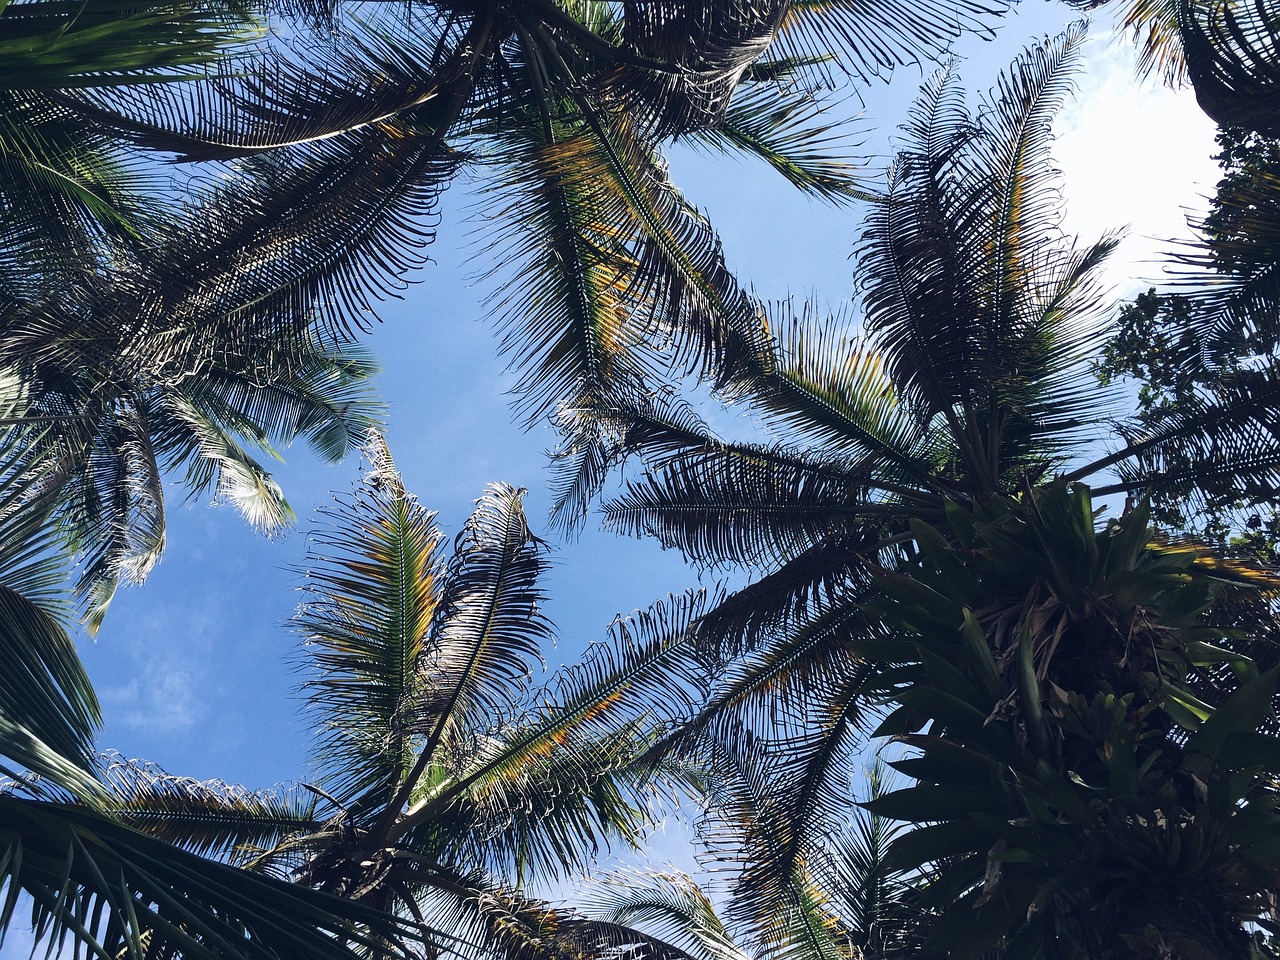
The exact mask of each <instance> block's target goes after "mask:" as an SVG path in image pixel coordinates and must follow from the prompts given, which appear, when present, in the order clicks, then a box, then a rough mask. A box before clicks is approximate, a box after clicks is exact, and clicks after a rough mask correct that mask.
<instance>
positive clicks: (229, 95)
mask: <svg viewBox="0 0 1280 960" xmlns="http://www.w3.org/2000/svg"><path fill="white" fill-rule="evenodd" d="M366 17H367V19H366ZM366 17H362V18H360V19H358V20H354V19H351V18H347V19H344V20H343V22H342V26H341V29H338V27H337V25H336V24H334V25H331V29H319V30H314V29H313V30H307V29H305V27H304V28H303V29H296V27H297V26H299V25H296V24H295V25H291V26H293V27H295V29H293V30H292V31H288V32H289V36H288V37H287V39H282V38H279V37H276V38H273V39H274V42H270V43H268V42H262V43H258V44H254V45H251V46H249V47H247V48H246V49H244V50H243V51H240V52H237V53H236V54H235V55H232V56H226V57H223V58H220V59H219V60H218V61H217V62H216V63H214V64H212V65H211V66H210V67H209V68H208V69H207V70H206V71H205V72H204V74H203V75H202V77H201V79H200V82H199V83H192V84H179V85H173V84H170V85H167V86H164V87H144V86H138V85H130V86H117V87H110V88H101V89H99V88H95V89H88V90H83V91H77V92H76V93H75V94H74V95H73V96H65V95H64V102H65V103H67V105H68V106H70V107H71V108H73V109H75V110H76V111H77V112H79V113H82V114H84V115H86V116H89V117H92V118H93V119H94V120H95V121H97V122H98V123H99V124H100V125H101V126H103V127H105V128H106V129H109V130H112V131H114V132H115V133H117V134H119V135H121V136H124V137H126V138H128V139H129V140H130V141H132V142H134V143H136V144H138V145H140V146H144V147H147V148H149V149H153V150H161V151H165V152H168V153H172V154H175V155H176V156H178V157H179V158H181V159H184V160H230V159H234V158H236V157H241V156H246V157H247V156H253V155H255V154H258V153H262V152H264V151H271V150H278V149H281V148H286V147H296V146H299V145H302V144H305V143H307V142H310V141H315V140H323V139H328V138H331V137H336V136H341V135H343V134H350V133H354V132H357V131H359V130H361V129H365V128H369V127H372V126H376V125H378V124H380V123H382V122H385V121H388V120H392V119H394V118H396V117H399V116H402V115H403V116H407V117H411V116H413V115H414V110H415V108H417V107H419V106H421V105H423V104H425V103H427V102H428V101H430V100H433V99H437V98H447V97H448V96H450V93H451V91H450V90H449V89H448V84H449V83H450V82H456V81H457V80H458V77H457V75H456V69H452V70H451V68H450V64H448V63H446V62H444V59H443V51H446V50H449V49H451V48H453V47H455V46H456V45H458V44H460V43H462V42H463V36H464V31H463V30H462V29H460V28H459V25H458V23H457V21H456V20H451V19H449V18H440V17H436V16H431V15H427V14H426V13H424V12H422V11H417V10H415V11H406V12H403V13H396V14H394V15H391V14H389V12H387V11H382V10H370V11H368V14H367V15H366ZM392 31H394V38H393V36H392ZM455 67H456V65H455Z"/></svg>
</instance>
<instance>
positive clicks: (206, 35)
mask: <svg viewBox="0 0 1280 960" xmlns="http://www.w3.org/2000/svg"><path fill="white" fill-rule="evenodd" d="M259 32H260V28H259V27H258V25H257V24H256V23H255V22H254V21H253V20H252V19H251V18H250V17H248V16H247V14H246V11H245V9H244V8H242V7H238V6H236V5H235V4H221V3H208V4H188V5H186V6H182V7H174V6H173V4H171V3H168V2H166V0H142V2H140V3H134V4H131V5H130V6H129V7H128V8H126V9H121V7H120V6H119V5H118V4H116V3H113V2H112V0H88V2H80V3H74V2H64V0H10V2H8V3H6V4H5V5H4V7H3V8H0V87H5V88H8V89H24V90H53V89H65V88H67V87H74V86H81V85H86V86H89V85H91V86H102V85H110V84H124V83H130V84H136V83H138V82H139V81H143V82H147V81H153V82H154V81H162V80H166V79H172V78H173V77H174V76H178V77H182V76H184V75H188V76H189V75H190V73H187V74H184V73H183V72H181V68H184V67H185V68H191V67H195V66H199V65H203V64H206V63H209V62H211V61H213V60H215V59H216V58H217V57H219V56H220V55H221V54H223V53H224V52H226V51H227V50H228V49H234V48H235V47H236V46H238V45H240V44H242V43H243V42H244V41H246V40H248V39H251V38H253V37H255V36H257V35H258V34H259ZM174 70H177V71H178V72H176V73H172V72H170V73H165V72H161V71H174Z"/></svg>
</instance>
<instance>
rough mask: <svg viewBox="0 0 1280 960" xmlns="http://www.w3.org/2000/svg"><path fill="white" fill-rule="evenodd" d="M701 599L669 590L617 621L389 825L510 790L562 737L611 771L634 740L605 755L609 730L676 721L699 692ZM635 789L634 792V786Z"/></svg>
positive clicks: (402, 827)
mask: <svg viewBox="0 0 1280 960" xmlns="http://www.w3.org/2000/svg"><path fill="white" fill-rule="evenodd" d="M706 601H707V598H706V596H705V595H704V594H701V593H699V594H689V595H685V596H682V597H672V598H671V599H670V601H669V602H668V603H658V604H655V605H653V606H652V607H651V608H650V609H649V610H647V611H642V612H640V613H638V614H635V615H633V616H632V617H631V618H628V619H627V620H618V621H616V622H615V624H614V626H613V629H612V631H611V637H610V641H609V642H608V643H607V644H601V645H597V646H593V647H592V648H591V649H590V651H589V652H588V655H587V656H586V657H584V658H583V659H582V661H581V662H579V663H578V664H575V665H574V666H572V667H569V668H566V669H564V670H562V671H560V672H558V673H557V675H556V677H555V678H554V680H553V682H552V683H551V684H550V685H549V686H548V687H547V688H546V689H545V690H544V691H543V692H542V693H540V694H539V696H538V698H537V703H538V709H537V712H536V714H535V715H534V717H533V718H532V719H529V720H526V721H525V722H522V723H521V724H519V725H518V726H516V727H514V728H513V729H510V730H508V731H506V732H505V733H503V732H502V731H501V730H500V731H498V732H499V734H502V735H501V736H499V737H497V738H495V739H494V740H493V741H492V750H491V751H489V752H487V753H486V754H485V755H484V757H483V761H482V762H478V763H476V764H474V765H473V766H471V767H469V768H467V769H465V770H464V772H463V773H462V774H461V775H459V776H458V777H456V778H450V779H448V780H445V781H442V782H441V783H440V784H439V785H435V786H432V787H430V788H428V789H426V790H424V791H423V792H422V795H421V796H419V797H418V798H417V799H415V802H414V803H413V805H412V806H411V807H410V809H409V811H408V813H407V814H406V815H405V817H403V818H402V819H401V821H400V823H399V824H398V826H397V828H396V829H397V831H399V832H406V831H408V830H411V829H416V828H419V827H421V826H424V825H429V824H430V823H431V822H432V820H433V818H434V817H436V816H438V815H440V814H441V812H442V811H445V810H447V809H448V808H449V807H450V806H451V805H453V804H455V803H462V802H467V803H475V802H479V801H481V800H482V799H483V798H485V797H487V796H490V795H491V794H492V796H494V797H500V796H501V795H503V794H506V793H507V792H508V791H515V792H514V793H512V794H511V796H512V797H513V798H514V797H517V796H518V795H519V789H520V786H521V784H522V783H523V784H529V783H531V782H534V781H532V780H531V779H530V777H531V776H532V775H533V774H535V773H536V771H538V770H539V769H540V768H541V767H542V765H543V764H544V763H546V762H547V758H549V757H552V756H554V755H555V754H556V753H557V752H558V751H559V750H560V748H561V746H562V745H566V744H575V743H577V744H583V745H586V744H595V745H596V748H593V750H592V752H591V753H590V754H587V755H588V756H589V757H591V758H592V766H591V767H588V768H586V774H587V775H588V776H589V777H597V778H604V777H613V776H616V775H618V772H619V770H620V769H621V770H625V769H626V767H625V766H623V767H621V768H620V767H619V763H618V761H619V760H620V759H624V758H625V755H626V754H627V753H628V751H629V750H630V744H631V743H633V742H634V741H632V740H631V736H630V735H629V734H628V735H626V736H622V737H619V738H617V741H616V744H615V745H614V747H615V749H616V750H618V751H621V752H619V753H616V754H615V755H614V756H613V758H612V760H611V759H610V755H609V750H610V738H611V737H617V735H618V733H619V732H626V731H629V730H632V729H633V725H636V724H640V727H639V729H642V730H646V731H657V730H660V729H662V728H663V727H665V726H667V725H672V726H674V725H675V724H677V723H678V722H679V721H680V720H681V719H682V718H684V717H686V716H688V715H690V714H691V713H692V712H693V709H694V705H695V704H696V703H697V702H698V700H699V699H700V698H701V696H702V695H703V690H704V686H703V684H704V679H703V676H702V674H703V670H702V668H701V665H700V664H699V662H698V660H697V657H696V656H695V654H694V653H693V650H692V647H691V631H692V629H693V624H694V623H695V622H696V620H697V618H698V617H699V616H700V615H701V614H702V612H703V610H704V608H705V605H706ZM647 735H648V734H646V736H647ZM601 751H603V752H601ZM572 758H573V750H572V749H569V750H566V757H565V758H564V759H565V760H566V761H568V762H572ZM637 759H639V758H638V757H637ZM644 769H650V768H649V767H645V768H644ZM642 772H643V770H638V771H635V772H631V773H627V774H626V776H627V777H628V778H630V777H633V776H634V777H636V785H635V786H632V787H630V788H629V789H632V790H637V791H639V786H638V784H639V779H640V777H639V774H640V773H642ZM469 798H470V799H469ZM633 798H634V799H637V800H638V799H639V796H638V795H635V794H633ZM547 829H554V825H548V827H547ZM614 829H616V825H611V826H610V830H611V831H612V830H614ZM615 835H616V834H615Z"/></svg>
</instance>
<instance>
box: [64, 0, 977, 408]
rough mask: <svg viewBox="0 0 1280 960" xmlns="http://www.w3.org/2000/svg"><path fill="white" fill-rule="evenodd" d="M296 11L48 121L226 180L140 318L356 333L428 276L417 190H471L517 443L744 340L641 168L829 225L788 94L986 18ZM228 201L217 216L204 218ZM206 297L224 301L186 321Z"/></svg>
mask: <svg viewBox="0 0 1280 960" xmlns="http://www.w3.org/2000/svg"><path fill="white" fill-rule="evenodd" d="M301 6H302V9H303V10H304V15H303V18H302V20H301V21H297V22H294V23H292V24H291V25H290V26H289V30H288V35H289V36H290V37H291V38H292V41H291V42H289V41H284V40H281V41H279V42H277V43H275V44H271V45H267V46H266V47H264V48H261V49H259V50H256V51H255V52H254V53H253V55H252V57H243V58H233V59H231V60H229V61H228V62H227V63H226V64H225V69H224V74H223V76H222V77H221V78H220V79H219V80H218V81H217V82H216V83H215V84H214V85H213V86H212V88H210V87H209V86H207V85H201V86H197V87H193V88H190V89H187V88H183V87H180V86H174V87H170V88H167V89H165V90H162V91H158V92H157V91H156V90H154V89H140V88H136V87H133V88H119V89H116V90H95V91H88V92H83V93H81V92H72V93H70V94H68V95H67V96H66V98H65V100H66V102H69V103H73V104H74V105H75V106H76V108H77V109H79V110H80V111H82V112H83V113H84V114H85V115H87V116H89V117H92V118H93V119H94V120H95V121H96V122H97V123H99V124H102V125H104V126H106V127H107V128H109V129H114V130H116V131H118V132H119V133H121V134H123V135H125V136H128V137H132V138H133V139H134V140H135V141H137V142H139V143H141V144H143V145H146V146H150V147H156V148H161V149H166V150H170V151H174V152H176V153H178V154H179V155H181V156H182V157H184V158H186V159H198V160H214V161H236V166H235V172H234V173H233V174H231V180H230V181H229V182H221V183H218V184H216V185H214V186H212V187H211V189H210V192H209V194H208V199H209V202H210V203H211V204H213V207H214V209H216V210H218V211H219V213H220V214H221V215H222V216H223V218H224V219H220V220H219V221H218V223H217V224H216V225H215V224H211V225H210V226H209V227H208V228H207V229H209V230H210V231H211V234H212V238H216V239H214V242H212V243H208V242H205V243H202V244H200V250H199V255H198V256H197V255H196V254H195V253H194V252H187V253H185V254H184V251H182V250H181V249H177V248H176V247H177V246H178V245H175V247H170V248H168V249H166V250H164V251H163V252H164V254H165V259H164V260H163V261H161V268H162V269H163V266H164V264H166V263H171V264H172V267H171V268H170V269H168V270H166V271H165V273H164V281H163V284H158V285H157V287H156V291H157V294H160V293H163V294H164V295H165V299H170V300H172V302H175V303H179V304H183V305H184V306H186V305H189V306H190V308H191V309H193V310H196V311H197V313H196V314H194V315H195V316H198V317H200V319H199V323H200V324H201V325H202V326H215V327H219V328H221V327H225V326H226V325H227V324H234V325H236V326H237V327H255V326H257V325H262V326H264V327H266V328H269V329H271V330H273V331H281V330H285V331H288V330H293V329H296V327H297V326H298V325H314V324H317V323H318V324H321V325H323V326H325V327H327V328H329V329H335V330H339V331H342V332H344V333H346V332H350V331H352V330H353V329H355V328H363V327H366V326H367V323H368V320H367V316H368V314H366V311H372V308H373V307H374V306H376V304H375V303H374V302H373V301H374V298H376V297H377V296H380V295H381V294H383V293H385V292H387V291H389V290H390V291H393V290H394V289H396V288H397V287H398V286H399V285H400V284H402V283H403V278H404V277H405V275H406V273H407V272H408V271H409V270H410V269H411V268H413V267H415V266H419V265H421V264H422V263H423V262H425V255H424V254H423V252H422V251H423V248H424V247H425V246H426V244H427V243H429V242H430V241H431V239H432V238H433V237H434V226H435V216H436V213H435V211H436V203H437V200H438V197H439V194H440V191H441V190H442V189H444V187H445V186H446V185H447V184H448V183H449V182H451V181H452V180H453V179H454V177H455V176H457V175H458V174H459V173H460V172H461V171H462V170H463V169H464V168H470V169H471V170H473V171H474V172H475V173H477V174H479V175H480V177H481V186H480V190H481V193H482V194H484V195H489V196H491V197H492V206H491V207H490V209H489V215H490V216H491V217H492V218H493V219H494V220H496V221H497V222H498V228H497V230H496V231H495V233H494V235H493V236H492V237H491V244H492V247H493V251H494V258H495V260H496V261H497V266H496V267H495V270H496V271H497V273H498V274H499V275H500V277H501V278H502V279H503V283H502V286H501V287H500V288H499V290H498V292H496V293H495V294H494V302H495V304H496V306H497V313H498V314H499V316H500V322H501V323H502V324H503V326H504V329H505V333H504V344H505V348H506V349H507V350H508V351H510V352H511V353H512V355H513V358H514V361H515V363H516V364H517V365H518V367H519V368H520V370H521V372H522V374H523V377H522V381H521V386H520V392H521V394H522V396H523V401H522V403H523V407H522V408H523V409H524V411H525V412H526V413H527V414H528V416H530V417H531V418H536V417H539V416H541V415H544V414H546V413H547V412H549V411H550V410H552V409H554V408H555V406H556V405H557V404H558V403H561V402H564V401H566V400H573V399H574V398H576V397H578V396H579V395H586V396H594V395H597V394H599V393H600V392H601V391H603V390H604V389H605V388H606V386H608V385H615V384H621V385H634V383H635V381H637V379H640V380H643V379H644V376H645V374H646V371H647V369H648V366H649V365H651V364H653V363H658V362H667V361H660V360H659V359H658V357H661V356H663V355H665V354H670V353H675V354H676V356H677V357H678V358H679V362H680V363H682V364H684V363H693V364H695V365H697V364H698V362H699V358H701V360H702V361H703V362H711V361H716V362H718V363H724V362H727V360H728V359H729V358H728V357H727V356H726V353H730V354H731V353H732V350H733V339H734V338H733V335H732V334H731V331H733V330H734V329H735V328H736V327H737V328H740V327H743V326H744V325H748V326H749V320H750V312H749V307H748V305H747V301H746V298H745V297H744V296H743V294H742V292H741V290H739V289H738V287H737V286H736V284H735V283H734V281H733V279H732V277H731V276H730V275H729V274H728V272H727V271H726V270H725V267H724V264H723V261H722V258H721V256H720V250H719V245H718V241H717V240H716V238H715V235H714V233H713V232H712V231H711V230H710V227H709V225H708V224H707V223H706V222H705V219H704V218H703V217H702V216H701V215H700V214H699V213H698V212H697V210H696V209H695V208H694V207H693V206H692V205H690V204H689V203H688V202H687V201H686V200H685V199H684V198H683V197H682V196H681V195H680V194H679V192H678V191H677V190H676V189H675V188H674V186H673V185H672V184H671V183H670V181H669V180H668V178H667V175H666V169H665V163H664V162H663V160H662V158H661V153H660V147H661V145H662V144H663V143H665V142H667V141H669V140H670V139H672V138H674V137H677V136H697V137H698V138H700V139H702V140H703V141H705V142H706V143H709V144H710V145H711V146H713V147H718V148H725V147H733V148H735V149H746V150H748V151H753V152H756V153H759V154H761V155H762V156H764V157H765V158H766V159H767V160H768V161H769V162H770V163H772V164H773V165H774V166H776V167H777V168H778V169H779V170H780V171H781V172H783V174H784V175H786V176H787V177H788V178H789V179H791V180H792V181H793V182H795V183H796V184H797V185H799V186H800V187H801V188H803V189H805V190H808V191H810V192H811V193H815V194H817V195H820V196H826V197H828V198H832V199H835V200H837V201H839V200H847V199H849V198H850V197H851V196H857V195H858V194H859V189H858V181H857V177H856V176H855V173H856V171H854V170H853V169H852V168H851V167H850V166H849V165H848V164H847V163H845V162H842V160H841V159H840V154H841V152H842V151H843V149H844V145H843V144H842V142H841V140H840V138H839V137H835V136H834V135H833V134H832V132H831V130H830V128H829V127H828V126H825V125H824V124H822V122H821V121H820V120H819V119H817V111H815V109H814V107H813V102H814V99H813V95H814V89H813V88H814V82H813V81H812V80H808V79H806V77H807V76H809V75H811V74H812V73H813V71H814V70H815V69H817V70H820V71H821V73H822V76H823V78H824V81H825V78H826V77H827V76H828V75H830V73H831V71H833V70H840V71H846V72H849V73H851V74H854V75H856V76H859V77H863V78H865V77H867V76H870V75H872V74H873V73H875V72H877V71H881V70H883V69H886V68H890V67H892V66H893V65H894V64H897V63H903V62H908V61H913V60H915V59H917V58H919V57H929V56H932V55H935V54H936V53H937V52H939V51H940V50H941V49H942V48H943V47H944V46H945V44H946V43H947V42H949V40H950V39H951V38H953V37H954V36H956V35H957V34H958V33H959V32H961V31H963V30H968V29H985V25H986V23H987V22H988V21H989V20H990V19H992V18H993V17H994V16H995V15H997V14H998V13H999V12H1000V9H1001V5H1000V4H994V5H987V4H983V3H981V2H977V0H965V2H962V3H960V4H958V5H957V4H954V3H952V4H946V5H943V6H945V10H944V9H942V6H935V5H934V4H933V3H932V2H930V0H920V2H915V3H912V4H909V5H907V7H906V8H905V9H904V8H903V7H901V6H894V7H888V6H886V7H884V8H883V9H881V8H878V7H873V8H870V9H869V10H868V9H862V8H861V7H855V6H853V5H847V4H842V3H841V4H803V3H792V4H788V3H784V2H781V0H757V2H732V3H731V2H723V0H716V2H703V3H698V4H680V5H676V6H671V5H667V4H662V3H642V4H628V5H621V6H619V5H616V4H602V3H591V2H586V3H571V4H567V5H562V4H558V3H554V2H551V0H538V2H533V3H529V2H520V3H505V2H504V3H475V4H461V5H460V4H456V3H450V4H440V5H436V4H422V5H414V6H413V7H411V8H408V9H405V8H403V7H402V6H401V5H385V6H384V5H376V4H375V5H359V12H358V14H357V13H355V12H352V11H349V10H347V9H346V8H345V7H343V6H340V5H337V6H333V7H332V8H331V7H330V5H314V7H312V6H310V5H301ZM740 87H742V88H745V89H744V91H743V93H744V95H743V96H740V97H739V98H738V99H737V100H734V101H733V102H731V99H732V98H733V95H734V93H735V91H737V90H738V89H739V88H740ZM830 153H835V155H836V156H835V159H829V158H828V155H829V154H830ZM232 197H234V198H236V199H237V200H238V201H239V203H238V204H237V205H235V206H234V208H232V209H233V210H235V211H239V213H236V212H232V213H230V215H227V211H228V207H229V205H228V204H227V203H226V202H224V201H226V200H228V199H229V198H232ZM236 263H238V264H241V265H245V264H252V268H253V271H254V272H255V273H256V274H257V276H256V277H255V278H254V279H253V281H245V280H243V279H241V278H238V277H236V276H234V275H233V274H232V272H231V270H230V267H231V265H232V264H236ZM517 277H518V278H519V280H518V281H516V280H515V279H514V278H517ZM211 287H214V288H217V287H225V288H226V289H228V290H229V291H233V293H232V295H231V296H229V297H224V298H209V297H208V296H207V294H206V291H208V290H210V288H211ZM530 290H536V291H537V292H536V293H530V292H529V291H530ZM654 344H658V345H661V346H662V347H663V348H664V349H661V350H658V351H657V354H658V357H655V355H654V350H653V349H652V348H653V346H654Z"/></svg>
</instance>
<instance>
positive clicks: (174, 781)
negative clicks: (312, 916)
mask: <svg viewBox="0 0 1280 960" xmlns="http://www.w3.org/2000/svg"><path fill="white" fill-rule="evenodd" d="M101 778H102V781H103V782H104V784H105V785H106V787H107V789H108V790H109V792H110V807H109V808H110V810H111V812H112V813H113V815H114V816H115V817H116V818H117V819H119V820H120V821H121V822H122V823H125V824H127V825H129V826H131V827H134V828H135V829H137V830H140V831H142V832H143V833H147V834H149V835H151V836H153V837H158V838H159V839H161V840H163V841H165V842H166V843H170V844H173V845H175V846H178V847H181V848H182V849H184V850H189V851H191V852H192V853H195V854H198V855H200V856H202V857H212V858H215V859H228V858H229V859H231V860H232V861H233V862H236V861H241V862H243V861H244V860H245V859H246V857H247V856H249V855H250V854H251V853H252V851H253V850H254V849H255V848H262V847H268V846H271V845H273V844H275V843H277V842H279V841H280V840H281V839H282V838H284V837H287V836H290V835H293V834H298V833H304V832H311V831H314V830H316V829H318V828H319V827H320V821H319V820H318V819H317V815H316V802H317V798H316V797H315V796H314V795H311V794H306V793H302V792H301V791H297V790H294V791H290V792H288V793H269V792H266V791H252V790H246V789H245V788H244V787H238V786H235V785H232V784H228V783H223V782H222V781H218V780H194V779H192V778H191V777H179V776H174V775H173V774H170V773H166V772H165V771H164V770H161V769H160V768H159V767H157V766H155V765H153V764H148V763H141V762H139V761H136V760H126V759H125V758H123V757H121V756H118V755H110V756H108V757H106V758H104V760H103V761H102V772H101Z"/></svg>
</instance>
